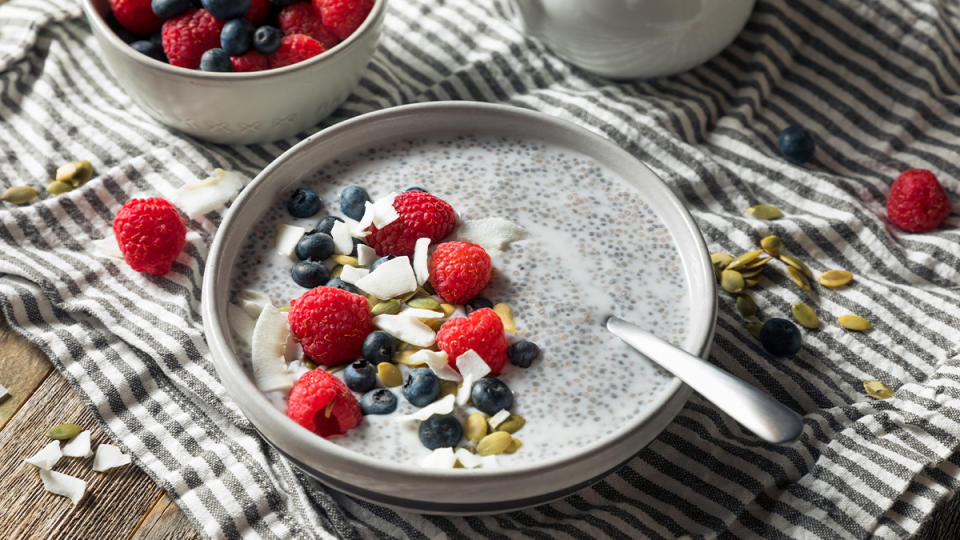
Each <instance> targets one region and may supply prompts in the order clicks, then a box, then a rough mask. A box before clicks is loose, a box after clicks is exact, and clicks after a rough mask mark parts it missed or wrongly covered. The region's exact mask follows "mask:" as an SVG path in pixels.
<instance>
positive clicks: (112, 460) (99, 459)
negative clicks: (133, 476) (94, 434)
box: [93, 443, 130, 472]
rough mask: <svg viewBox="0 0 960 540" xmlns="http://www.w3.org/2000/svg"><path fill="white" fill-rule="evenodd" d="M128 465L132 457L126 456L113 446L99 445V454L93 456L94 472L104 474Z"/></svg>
mask: <svg viewBox="0 0 960 540" xmlns="http://www.w3.org/2000/svg"><path fill="white" fill-rule="evenodd" d="M128 463H130V456H129V455H127V454H124V453H123V452H122V451H121V450H120V448H118V447H116V446H114V445H112V444H102V443H101V444H99V445H97V453H96V455H95V456H93V470H95V471H97V472H103V471H105V470H107V469H112V468H114V467H121V466H123V465H126V464H128Z"/></svg>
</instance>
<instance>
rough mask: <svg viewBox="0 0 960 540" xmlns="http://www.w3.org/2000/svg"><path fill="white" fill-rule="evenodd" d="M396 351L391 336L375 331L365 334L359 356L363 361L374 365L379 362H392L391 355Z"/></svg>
mask: <svg viewBox="0 0 960 540" xmlns="http://www.w3.org/2000/svg"><path fill="white" fill-rule="evenodd" d="M396 349H397V343H396V342H395V341H394V339H393V336H391V335H390V334H388V333H386V332H384V331H382V330H377V331H375V332H370V333H369V334H367V337H366V338H364V340H363V346H362V347H361V349H360V354H362V355H363V359H364V360H366V361H367V362H370V363H371V364H373V365H376V364H379V363H380V362H392V361H393V353H394V352H395V351H396Z"/></svg>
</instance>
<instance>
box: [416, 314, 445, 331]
mask: <svg viewBox="0 0 960 540" xmlns="http://www.w3.org/2000/svg"><path fill="white" fill-rule="evenodd" d="M420 322H422V323H423V324H425V325H427V326H429V327H430V329H431V330H433V331H434V332H436V331H438V330H440V327H441V326H443V323H445V322H446V321H444V320H443V319H441V318H439V317H434V318H433V319H420Z"/></svg>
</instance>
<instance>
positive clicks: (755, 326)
mask: <svg viewBox="0 0 960 540" xmlns="http://www.w3.org/2000/svg"><path fill="white" fill-rule="evenodd" d="M761 328H763V323H762V322H760V321H747V330H749V331H750V335H752V336H753V337H755V338H757V339H760V329H761Z"/></svg>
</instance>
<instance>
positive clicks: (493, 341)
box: [437, 308, 507, 375]
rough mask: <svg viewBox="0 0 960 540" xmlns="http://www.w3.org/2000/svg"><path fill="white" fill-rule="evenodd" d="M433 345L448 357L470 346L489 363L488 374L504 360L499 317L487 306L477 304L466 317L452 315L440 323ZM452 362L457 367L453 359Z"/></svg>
mask: <svg viewBox="0 0 960 540" xmlns="http://www.w3.org/2000/svg"><path fill="white" fill-rule="evenodd" d="M437 345H438V346H439V347H440V350H442V351H444V352H446V353H447V356H448V357H449V358H452V359H456V358H457V357H459V356H460V355H461V354H463V353H465V352H467V350H469V349H473V351H474V352H476V353H477V354H479V355H480V358H483V361H484V362H486V363H487V365H488V366H490V374H491V375H496V374H498V373H500V370H501V369H503V365H504V364H506V363H507V336H506V335H505V334H504V333H503V321H501V320H500V316H499V315H497V313H496V312H495V311H493V310H492V309H490V308H481V309H478V310H476V311H474V312H473V313H471V314H470V315H469V316H467V317H454V318H453V319H449V320H448V321H447V322H445V323H443V326H441V327H440V331H439V332H437ZM452 363H453V367H457V366H456V360H453V362H452Z"/></svg>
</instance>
